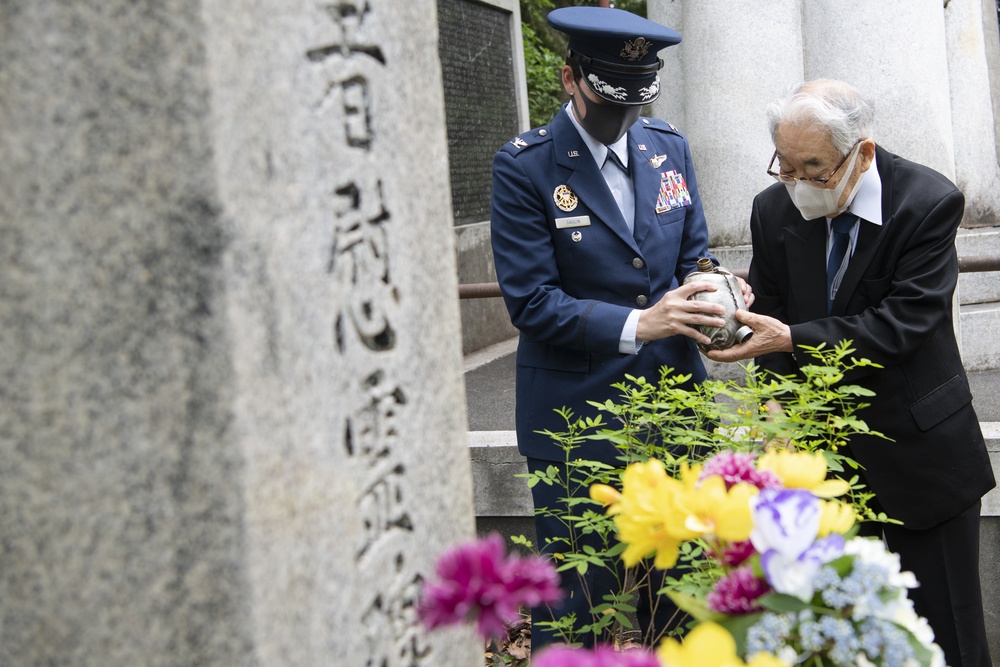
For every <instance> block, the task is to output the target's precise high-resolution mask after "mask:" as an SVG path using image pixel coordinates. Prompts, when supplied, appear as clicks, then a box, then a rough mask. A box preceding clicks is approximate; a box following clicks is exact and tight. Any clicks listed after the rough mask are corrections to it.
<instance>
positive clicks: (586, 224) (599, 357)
mask: <svg viewBox="0 0 1000 667" xmlns="http://www.w3.org/2000/svg"><path fill="white" fill-rule="evenodd" d="M548 21H549V23H550V24H551V25H552V26H553V27H554V28H556V29H557V30H560V31H562V32H564V33H565V34H566V35H567V36H568V38H569V39H568V55H567V58H566V64H565V66H563V67H562V69H561V80H562V85H563V87H564V88H565V90H566V92H567V93H568V95H569V98H570V101H569V103H568V104H567V105H565V106H564V107H563V109H562V110H561V111H560V112H559V113H558V114H557V115H556V117H555V118H553V120H552V122H551V123H550V124H549V125H546V126H544V127H539V128H536V129H533V130H531V131H529V132H526V133H524V134H522V135H521V136H518V137H515V138H514V139H512V140H511V141H509V142H507V143H506V144H505V145H504V146H503V147H502V148H501V149H500V150H499V151H498V152H497V154H496V156H495V158H494V162H493V194H492V209H491V233H492V244H493V255H494V259H495V263H496V272H497V277H498V279H499V282H500V287H501V290H502V292H503V296H504V300H505V303H506V305H507V309H508V311H509V313H510V317H511V321H512V322H513V324H514V326H516V327H517V328H518V329H519V331H520V340H519V343H518V349H517V376H516V377H517V379H516V426H517V440H518V448H519V450H520V452H521V453H522V454H523V455H524V456H525V457H527V459H528V465H529V469H530V470H532V471H535V470H540V469H541V470H544V469H546V468H547V467H548V466H550V465H555V466H557V468H558V467H560V462H562V461H563V460H564V457H565V454H564V452H563V450H562V449H561V448H560V447H559V446H558V445H557V444H556V443H554V442H553V441H552V440H551V439H550V438H548V437H546V436H544V435H542V434H540V433H539V431H540V430H543V429H549V430H552V431H556V432H561V431H565V430H566V423H565V421H564V420H563V419H562V418H561V417H560V416H559V415H558V414H557V413H556V412H555V410H556V409H558V408H561V407H568V408H570V409H571V410H572V411H573V414H574V415H575V416H576V417H582V416H587V415H594V414H596V412H597V411H596V410H595V409H594V408H592V407H591V406H589V405H588V401H604V400H606V399H609V398H610V399H614V398H616V395H617V392H616V391H615V390H614V389H612V386H611V385H612V384H614V383H615V382H620V381H623V380H624V379H625V375H626V374H631V375H634V376H645V377H646V378H647V379H649V380H651V381H654V382H655V381H656V380H657V379H658V378H659V372H660V368H661V367H662V366H669V367H670V368H672V369H674V370H675V371H676V372H677V373H685V374H690V375H691V378H692V381H693V382H698V381H701V380H703V379H704V378H705V376H706V374H705V368H704V366H703V364H702V362H701V359H700V356H699V353H698V349H697V346H696V342H702V343H708V342H709V339H708V338H707V337H706V336H704V335H703V334H701V333H700V332H699V331H698V330H697V329H696V328H695V327H696V326H697V325H706V324H707V325H712V326H722V325H723V324H724V321H723V320H722V319H720V315H721V314H722V313H723V308H722V306H720V305H717V304H709V303H705V302H699V301H688V297H689V296H691V295H692V294H693V293H695V292H696V291H699V290H705V289H706V287H705V286H704V284H702V285H688V286H683V285H682V283H683V280H684V277H685V276H686V275H688V274H689V273H691V272H693V271H694V270H695V265H696V262H697V260H698V258H700V257H706V256H709V255H708V228H707V226H706V222H705V214H704V212H703V210H702V205H701V198H700V197H699V195H698V185H697V182H696V180H695V173H694V167H693V165H692V160H691V151H690V149H689V147H688V143H687V141H686V140H685V138H684V137H683V136H682V135H681V134H680V132H678V130H677V129H676V128H675V127H673V126H672V125H670V124H669V123H666V122H664V121H662V120H657V119H653V118H645V117H641V116H640V111H641V108H642V106H643V105H645V104H648V103H650V102H652V101H653V100H655V99H656V98H657V97H658V96H659V94H660V92H661V88H662V86H663V84H664V81H663V79H662V78H661V76H660V69H661V68H662V66H663V61H662V60H660V58H659V56H658V52H659V51H660V50H661V49H663V48H665V47H668V46H671V45H673V44H677V43H678V42H680V40H681V36H680V35H679V34H678V33H677V32H676V31H674V30H672V29H671V28H668V27H666V26H663V25H659V24H657V23H654V22H652V21H649V20H647V19H645V18H642V17H639V16H636V15H634V14H631V13H629V12H626V11H622V10H618V9H608V8H600V7H566V8H562V9H557V10H554V11H552V12H550V14H549V15H548ZM743 287H744V296H745V298H746V299H747V300H748V301H750V302H752V301H753V296H752V294H751V293H750V292H749V288H748V287H746V285H745V283H743ZM708 289H714V288H708ZM575 455H577V456H579V457H580V458H584V459H590V460H599V461H604V462H607V463H615V462H616V461H615V459H616V457H617V456H618V455H619V452H617V451H616V450H615V449H614V447H613V446H612V445H611V444H609V443H606V442H591V443H588V444H586V445H584V446H583V447H582V448H581V449H580V450H578V451H577V452H575ZM579 492H580V493H584V494H585V493H586V489H581V490H580V491H579ZM532 493H533V498H534V503H535V506H536V508H541V507H546V508H550V509H553V508H556V507H558V506H560V503H561V496H562V495H564V494H563V492H562V491H561V490H559V489H557V488H554V487H552V486H547V485H545V484H537V485H535V486H534V487H533V489H532ZM535 527H536V532H537V539H538V544H539V545H540V546H543V547H545V545H546V544H547V543H548V544H549V546H548V547H547V548H549V549H552V550H556V551H558V550H559V548H560V547H559V546H556V545H555V544H554V543H549V542H548V541H549V540H553V539H555V540H558V539H559V538H560V537H565V536H566V534H567V528H566V526H564V525H562V522H560V521H559V520H558V518H553V517H550V516H541V515H540V516H536V521H535ZM577 548H578V549H579V548H580V546H579V543H578V547H577ZM608 577H611V573H610V572H607V571H604V570H602V569H601V568H590V569H589V571H588V573H587V575H586V576H585V577H582V578H580V579H577V578H576V577H575V576H566V577H564V579H563V587H564V589H566V590H567V599H566V602H565V603H564V604H563V605H562V606H561V607H559V608H557V609H553V610H545V609H536V610H534V611H533V615H532V618H533V621H534V624H533V629H532V644H533V645H534V647H535V648H537V647H538V646H540V645H544V644H546V643H548V642H551V641H552V640H553V635H552V633H551V632H549V631H547V630H546V629H545V628H544V627H543V626H542V625H539V622H540V621H545V620H551V619H552V618H560V617H564V616H566V615H567V614H570V613H573V614H575V615H576V619H577V624H578V625H582V624H584V623H589V622H590V606H591V602H593V604H597V603H599V602H601V601H602V600H601V596H602V595H604V594H606V593H608V592H611V589H612V587H613V586H614V585H615V584H614V578H613V577H611V578H610V579H609V578H608ZM643 597H646V596H643ZM654 597H655V596H654ZM588 598H589V599H588ZM660 598H661V599H660V600H659V602H658V604H659V609H658V611H656V612H654V610H653V609H651V608H646V607H643V608H640V611H639V620H640V622H641V623H642V624H643V625H644V626H646V627H648V626H649V625H650V624H651V623H653V624H654V626H655V627H656V628H662V627H663V626H665V625H666V623H667V622H668V618H669V617H670V616H672V614H673V610H672V609H668V607H669V602H668V601H667V599H666V598H665V597H663V596H660ZM654 616H655V617H656V618H654ZM580 639H581V640H583V643H585V644H587V643H592V641H593V638H588V637H580Z"/></svg>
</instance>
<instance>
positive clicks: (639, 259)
mask: <svg viewBox="0 0 1000 667" xmlns="http://www.w3.org/2000/svg"><path fill="white" fill-rule="evenodd" d="M644 266H646V264H645V263H644V262H643V261H642V257H636V258H635V259H633V260H632V267H633V268H636V269H641V268H642V267H644Z"/></svg>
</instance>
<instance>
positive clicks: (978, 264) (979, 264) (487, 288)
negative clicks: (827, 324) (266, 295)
mask: <svg viewBox="0 0 1000 667" xmlns="http://www.w3.org/2000/svg"><path fill="white" fill-rule="evenodd" d="M958 271H959V273H979V272H984V271H1000V255H978V256H976V255H972V256H967V257H959V258H958ZM733 274H734V275H737V276H739V277H740V278H743V279H744V280H746V278H747V272H746V269H735V270H734V271H733ZM499 296H502V294H501V293H500V284H499V283H466V284H464V285H459V286H458V298H459V299H492V298H495V297H499Z"/></svg>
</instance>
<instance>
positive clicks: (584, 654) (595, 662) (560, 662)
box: [531, 645, 660, 667]
mask: <svg viewBox="0 0 1000 667" xmlns="http://www.w3.org/2000/svg"><path fill="white" fill-rule="evenodd" d="M531 665H532V667H660V663H659V661H658V660H657V659H656V656H654V655H653V654H651V653H648V652H646V651H645V650H642V649H634V650H629V651H625V652H622V653H618V652H616V651H615V650H614V649H613V648H611V647H610V646H607V645H599V646H596V647H594V648H593V649H583V648H569V647H567V646H553V647H550V648H547V649H545V650H543V651H541V652H540V653H539V654H538V656H537V657H535V658H533V660H532V662H531Z"/></svg>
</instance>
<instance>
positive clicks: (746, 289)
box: [736, 276, 754, 308]
mask: <svg viewBox="0 0 1000 667" xmlns="http://www.w3.org/2000/svg"><path fill="white" fill-rule="evenodd" d="M736 282H738V283H739V284H740V291H741V292H743V303H745V304H746V305H747V308H749V307H750V306H752V305H753V300H754V295H753V288H752V287H750V283H748V282H747V281H745V280H743V279H742V278H740V277H739V276H736Z"/></svg>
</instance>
